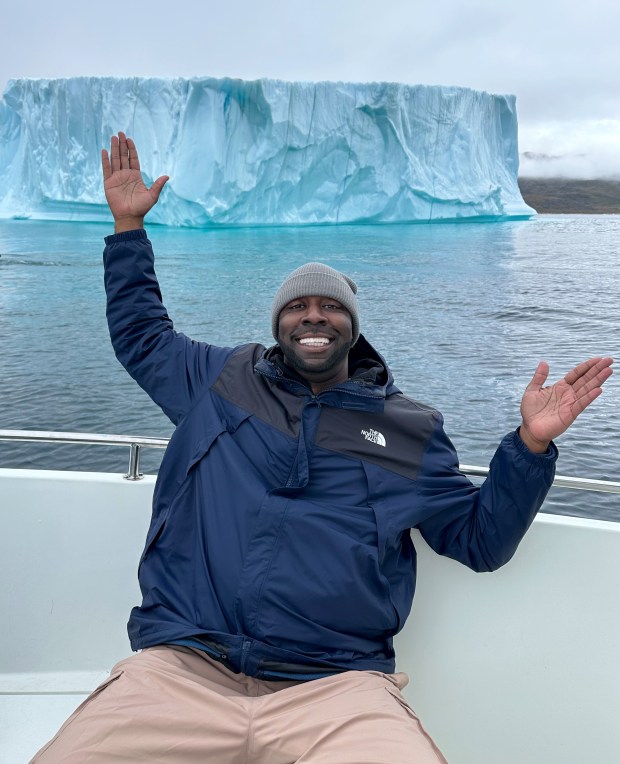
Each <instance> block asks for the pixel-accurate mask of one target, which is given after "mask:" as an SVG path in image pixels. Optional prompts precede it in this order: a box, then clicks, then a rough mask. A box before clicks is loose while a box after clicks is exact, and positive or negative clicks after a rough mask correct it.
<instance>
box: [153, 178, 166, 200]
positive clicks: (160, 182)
mask: <svg viewBox="0 0 620 764" xmlns="http://www.w3.org/2000/svg"><path fill="white" fill-rule="evenodd" d="M169 180H170V178H169V176H168V175H161V176H160V177H159V178H157V180H155V181H153V185H152V186H151V187H150V189H149V191H150V192H151V193H152V194H153V196H154V197H155V201H157V200H158V199H159V195H160V194H161V192H162V189H163V187H164V186H165V185H166V183H167V182H168V181H169Z"/></svg>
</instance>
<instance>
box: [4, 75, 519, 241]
mask: <svg viewBox="0 0 620 764" xmlns="http://www.w3.org/2000/svg"><path fill="white" fill-rule="evenodd" d="M119 130H123V131H125V132H126V133H127V134H128V135H130V136H132V137H133V138H134V139H135V141H136V143H137V146H138V149H139V152H140V158H141V164H142V171H143V174H144V176H145V180H146V181H147V182H150V181H152V180H153V179H154V178H156V177H157V176H159V175H162V174H168V175H170V181H169V183H168V185H167V187H166V189H165V190H164V193H163V194H162V197H161V200H160V202H159V204H158V205H157V207H156V208H155V209H154V210H153V211H152V212H151V213H150V215H149V220H150V222H153V223H162V224H167V225H177V226H196V227H207V226H239V225H312V224H337V223H340V224H342V223H403V222H415V221H430V220H461V219H479V218H486V219H506V218H513V217H528V216H529V215H532V214H533V213H534V210H532V209H531V208H530V207H528V206H527V205H526V204H525V202H524V201H523V198H522V197H521V193H520V191H519V187H518V184H517V170H518V161H519V160H518V146H517V116H516V110H515V98H514V96H510V95H491V94H489V93H485V92H480V91H476V90H471V89H468V88H458V87H438V86H427V85H404V84H398V83H391V82H390V83H386V82H383V83H347V82H317V83H312V82H283V81H280V80H269V79H262V80H256V81H244V80H238V79H213V78H209V77H204V78H194V79H180V78H179V79H161V78H138V77H133V78H111V77H76V78H69V79H53V80H48V79H18V80H11V81H10V82H9V84H8V85H7V88H6V90H5V92H4V96H3V98H2V100H1V101H0V217H5V218H6V217H29V218H36V219H53V220H83V221H99V220H110V214H109V211H108V209H107V207H106V205H105V198H104V195H103V191H102V182H101V170H100V150H101V148H103V147H107V146H108V145H109V140H110V136H111V135H112V134H114V133H116V132H117V131H119Z"/></svg>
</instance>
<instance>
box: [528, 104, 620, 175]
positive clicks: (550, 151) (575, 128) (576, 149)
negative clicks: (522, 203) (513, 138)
mask: <svg viewBox="0 0 620 764" xmlns="http://www.w3.org/2000/svg"><path fill="white" fill-rule="evenodd" d="M519 146H520V149H521V155H520V167H519V175H521V176H522V177H530V178H534V177H536V178H559V177H562V178H578V179H584V180H587V179H590V178H609V179H615V180H617V179H618V178H620V120H615V119H607V120H587V121H584V122H576V121H575V122H570V121H569V122H547V123H537V124H535V125H531V126H528V125H524V126H522V127H521V129H520V131H519Z"/></svg>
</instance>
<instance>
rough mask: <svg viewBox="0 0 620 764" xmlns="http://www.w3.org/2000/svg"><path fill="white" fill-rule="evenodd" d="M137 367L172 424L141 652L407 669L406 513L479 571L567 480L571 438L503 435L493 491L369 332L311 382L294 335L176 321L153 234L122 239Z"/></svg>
mask: <svg viewBox="0 0 620 764" xmlns="http://www.w3.org/2000/svg"><path fill="white" fill-rule="evenodd" d="M106 245H107V246H106V249H105V252H104V261H105V266H106V270H105V284H106V291H107V296H108V309H107V314H108V321H109V327H110V334H111V338H112V343H113V346H114V349H115V352H116V355H117V357H118V359H119V360H120V362H121V363H122V364H123V366H124V367H125V368H126V369H127V371H128V372H129V373H130V374H131V376H132V377H133V378H134V379H135V380H136V381H137V382H138V384H139V385H140V386H141V387H142V388H143V389H144V390H145V391H146V392H147V393H148V394H149V395H150V396H151V398H152V399H153V400H154V401H155V403H157V404H158V405H159V406H160V407H161V408H162V409H163V411H164V412H165V413H166V414H167V415H168V416H169V417H170V419H171V420H172V422H173V423H174V424H175V425H176V430H175V432H174V434H173V436H172V439H171V442H170V445H169V447H168V449H167V451H166V453H165V456H164V458H163V461H162V464H161V468H160V471H159V476H158V479H157V484H156V487H155V494H154V499H153V516H152V521H151V526H150V529H149V532H148V536H147V540H146V546H145V549H144V553H143V555H142V558H141V561H140V565H139V581H140V586H141V589H142V594H143V601H142V604H141V606H140V607H136V608H134V609H133V611H132V613H131V618H130V621H129V635H130V639H131V644H132V647H133V649H135V650H138V649H140V648H144V647H149V646H152V645H156V644H162V643H180V644H193V645H200V646H203V649H205V650H207V651H208V652H210V653H211V654H213V655H216V656H217V657H218V658H219V659H220V660H222V661H223V662H224V663H226V665H228V666H229V667H230V668H232V669H233V670H234V671H243V672H245V673H246V674H249V675H251V676H257V677H263V678H276V677H279V676H282V677H285V676H286V677H288V676H302V675H303V676H315V675H320V674H321V673H330V672H333V671H342V670H348V669H369V670H379V671H386V672H392V671H394V651H393V648H392V637H393V636H394V634H396V633H397V632H398V631H399V630H400V629H401V628H402V626H403V624H404V623H405V620H406V618H407V616H408V614H409V611H410V608H411V602H412V599H413V593H414V587H415V559H416V558H415V550H414V548H413V545H412V542H411V538H410V532H409V531H410V529H411V528H419V529H420V531H421V533H422V535H423V537H424V538H425V540H426V541H427V542H428V544H429V545H430V546H431V547H432V548H433V549H434V550H435V551H437V552H438V553H440V554H443V555H447V556H449V557H452V558H454V559H456V560H459V561H460V562H462V563H464V564H465V565H467V566H469V567H470V568H473V569H474V570H479V571H488V570H494V569H495V568H498V567H499V566H500V565H503V564H504V563H505V562H506V561H507V560H509V559H510V557H511V556H512V555H513V554H514V552H515V550H516V548H517V545H518V543H519V541H520V540H521V538H522V537H523V534H524V533H525V531H526V530H527V528H528V526H529V525H530V523H531V522H532V519H533V518H534V516H535V514H536V512H537V510H538V509H539V507H540V505H541V504H542V501H543V499H544V497H545V495H546V493H547V490H548V488H549V486H550V485H551V482H552V480H553V474H554V464H555V457H556V453H557V452H556V451H555V447H554V446H553V447H552V448H551V449H550V451H549V452H548V453H547V454H545V455H542V456H541V455H534V454H532V453H531V452H530V451H529V450H528V449H527V448H526V446H525V445H524V444H523V442H522V441H521V439H520V438H519V436H518V434H517V433H516V432H513V433H511V434H509V435H507V436H506V437H505V438H504V439H503V441H502V443H501V445H500V446H499V448H498V450H497V452H496V454H495V456H494V457H493V460H492V462H491V470H490V475H489V477H488V478H487V480H486V481H485V482H484V484H483V485H482V487H480V488H477V487H475V486H473V485H472V484H471V482H470V481H469V480H468V479H467V478H466V477H465V476H464V475H463V474H462V473H461V472H459V469H458V460H457V456H456V453H455V451H454V448H453V446H452V444H451V443H450V441H449V439H448V437H447V436H446V434H445V433H444V430H443V426H442V417H441V415H440V414H439V413H438V412H437V411H434V410H433V409H431V408H428V407H427V406H423V405H421V404H419V403H416V402H415V401H413V400H410V399H409V398H407V397H406V396H404V395H403V394H402V393H401V392H400V390H399V389H398V388H397V387H396V386H395V385H394V382H393V379H392V375H391V373H390V371H389V369H388V368H387V366H386V364H385V362H384V361H383V359H382V358H381V356H379V354H378V353H376V351H374V350H373V348H372V347H371V346H370V345H369V344H368V343H367V342H366V340H365V339H364V338H363V337H360V339H359V340H358V342H357V344H356V346H355V348H354V349H353V351H352V352H351V358H350V373H351V377H350V379H349V380H348V381H347V382H345V383H343V384H340V385H337V386H336V387H333V388H331V389H329V390H326V391H324V392H322V393H319V394H318V395H314V394H313V393H312V391H311V390H310V388H309V387H308V386H307V385H306V384H305V383H304V381H303V380H302V379H301V378H300V377H298V376H297V375H296V373H295V372H293V371H291V370H289V369H288V367H287V366H286V365H285V364H284V363H283V360H282V355H281V352H280V350H279V348H278V346H275V347H273V348H271V349H270V350H267V349H265V348H264V347H263V346H261V345H257V344H249V345H243V346H241V347H237V348H222V347H215V346H213V345H209V344H206V343H202V342H195V341H193V340H190V339H188V338H187V337H185V336H184V335H182V334H179V333H177V332H176V331H175V330H174V329H173V326H172V322H171V320H170V318H169V317H168V316H167V314H166V310H165V308H164V306H163V305H162V301H161V294H160V291H159V286H158V283H157V280H156V277H155V271H154V266H153V253H152V248H151V245H150V242H149V241H148V239H147V238H146V234H145V232H144V231H131V232H128V233H124V234H119V235H116V236H110V237H107V238H106Z"/></svg>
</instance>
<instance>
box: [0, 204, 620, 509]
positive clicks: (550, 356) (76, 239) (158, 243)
mask: <svg viewBox="0 0 620 764" xmlns="http://www.w3.org/2000/svg"><path fill="white" fill-rule="evenodd" d="M148 231H149V236H150V238H151V240H152V241H153V244H154V247H155V251H156V266H157V273H158V276H159V280H160V284H161V287H162V292H163V295H164V302H165V304H166V306H167V309H168V312H169V314H170V316H171V317H172V318H173V320H174V322H175V326H176V328H177V329H179V330H181V331H183V332H185V333H186V334H188V335H189V336H192V337H194V338H196V339H200V340H206V341H209V342H212V343H216V344H225V345H235V344H237V343H242V342H247V341H258V342H263V343H265V344H271V343H272V338H271V336H270V322H269V316H270V304H271V299H272V296H273V294H274V291H275V289H276V288H277V286H278V285H279V283H280V282H281V280H282V279H283V278H284V276H286V274H287V273H289V272H290V271H291V270H292V269H293V268H296V267H297V266H299V265H301V264H302V263H304V262H307V261H309V260H321V261H323V262H326V263H328V264H329V265H332V266H333V267H335V268H338V269H340V270H343V271H345V272H346V273H347V274H349V275H350V276H351V277H352V278H354V279H355V280H356V281H357V283H358V285H359V295H358V296H359V300H360V306H361V316H362V319H361V321H362V331H363V332H364V334H365V335H366V336H367V338H368V339H369V340H370V341H371V342H372V343H373V344H374V345H375V346H376V347H377V348H378V349H379V350H380V351H381V352H382V353H383V355H384V356H385V357H386V359H387V360H388V363H389V364H390V366H391V368H392V371H393V373H394V376H395V379H396V382H397V384H398V385H399V386H400V388H401V389H402V390H403V391H404V392H405V393H406V394H408V395H409V396H411V397H413V398H417V399H418V400H421V401H423V402H425V403H428V404H430V405H433V406H435V407H436V408H438V409H439V410H440V411H442V412H443V414H444V416H445V426H446V430H447V431H448V433H449V434H450V436H451V437H452V440H453V441H454V443H455V445H456V447H457V449H458V452H459V456H460V459H461V461H462V462H463V463H465V464H477V465H482V466H486V465H488V463H489V461H490V459H491V457H492V455H493V452H494V450H495V447H496V446H497V443H498V442H499V440H500V439H501V437H502V436H503V435H504V434H505V433H506V432H508V431H509V430H511V429H513V428H515V427H516V426H517V425H518V424H519V421H520V417H519V402H520V399H521V395H522V393H523V390H524V388H525V386H526V384H527V383H528V381H529V380H530V378H531V375H532V374H533V372H534V370H535V368H536V365H537V363H538V361H539V360H540V359H545V360H547V361H548V362H549V364H550V366H551V374H550V380H551V381H555V380H556V379H558V378H560V377H562V376H563V375H564V374H565V373H566V372H567V371H568V370H569V369H570V368H572V367H573V366H574V365H575V364H576V363H578V362H580V361H582V360H584V359H586V358H588V357H590V356H594V355H615V356H619V355H620V353H619V352H618V350H619V347H618V346H619V340H620V256H619V255H618V241H619V240H620V216H540V217H538V218H535V219H533V220H528V221H515V222H509V223H480V224H478V223H468V224H461V225H455V224H433V225H427V224H421V225H400V226H342V227H313V228H254V229H227V230H210V231H205V230H189V229H173V228H164V227H158V226H152V227H150V228H149V229H148ZM110 232H111V230H110V227H108V226H106V225H102V224H84V223H53V222H34V221H0V350H1V355H0V357H1V359H2V366H1V369H2V371H1V374H2V376H1V385H0V428H3V429H36V430H61V431H73V432H103V433H112V434H130V435H151V436H159V437H167V436H169V435H170V434H171V432H172V426H171V424H170V422H169V421H168V419H167V418H166V417H165V416H164V415H163V413H161V411H159V409H158V408H157V407H156V406H155V405H154V404H153V403H152V402H151V401H150V399H148V398H147V396H146V395H145V394H144V393H143V392H142V391H141V390H140V389H139V388H138V387H137V385H136V384H135V383H134V382H133V380H132V379H131V378H130V377H129V376H128V375H127V374H126V372H125V371H124V370H123V369H122V367H121V366H120V364H119V363H118V362H117V361H116V359H115V357H114V354H113V352H112V349H111V346H110V342H109V338H108V334H107V325H106V321H105V296H104V291H103V278H102V277H103V270H102V265H101V251H102V248H103V237H104V236H105V235H107V234H109V233H110ZM619 363H620V361H619ZM619 389H620V371H619V372H618V376H617V377H612V379H611V380H610V382H609V383H608V385H607V386H606V391H605V393H604V394H603V396H602V397H601V398H600V399H599V400H598V401H596V402H595V403H594V404H593V406H592V407H591V408H590V409H589V410H588V411H586V412H585V413H584V414H583V415H582V417H581V418H580V419H578V421H577V422H576V423H575V425H574V426H573V427H572V428H571V429H570V430H569V431H568V432H567V433H566V434H564V435H563V436H561V437H560V438H559V439H558V447H559V449H560V459H559V462H558V469H557V471H558V474H563V475H576V476H580V477H590V478H599V479H608V480H620V395H619ZM161 455H162V452H161V451H147V452H146V453H145V454H144V456H143V462H142V465H143V469H144V471H146V472H155V471H156V470H157V467H158V464H159V461H160V459H161ZM127 457H128V453H127V450H126V449H120V448H111V449H110V448H106V447H102V446H88V447H82V446H68V445H64V446H62V445H61V446H58V445H43V444H16V443H0V466H3V467H35V468H42V469H78V470H103V471H112V472H122V471H125V469H126V465H127ZM545 510H546V511H549V512H556V513H566V514H572V515H578V516H592V517H599V518H603V519H612V520H620V496H618V495H613V494H596V493H593V492H585V491H569V490H567V489H553V490H552V491H551V493H550V495H549V498H548V499H547V502H546V505H545Z"/></svg>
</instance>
